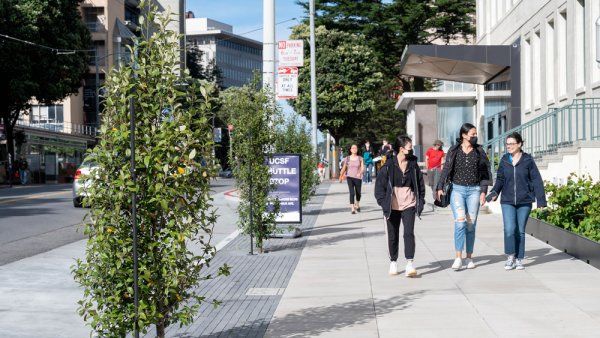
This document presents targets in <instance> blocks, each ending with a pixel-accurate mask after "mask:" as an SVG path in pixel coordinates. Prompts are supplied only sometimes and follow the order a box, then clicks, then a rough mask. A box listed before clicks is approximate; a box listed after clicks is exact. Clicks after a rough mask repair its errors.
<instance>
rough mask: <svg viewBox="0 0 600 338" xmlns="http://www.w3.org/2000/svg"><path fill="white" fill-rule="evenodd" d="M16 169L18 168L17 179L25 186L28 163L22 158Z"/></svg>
mask: <svg viewBox="0 0 600 338" xmlns="http://www.w3.org/2000/svg"><path fill="white" fill-rule="evenodd" d="M18 168H19V178H20V180H21V184H22V185H25V184H27V178H28V177H27V176H28V175H27V174H28V169H29V163H27V160H26V159H25V158H24V157H22V158H21V160H20V161H19V163H18Z"/></svg>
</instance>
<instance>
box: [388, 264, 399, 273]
mask: <svg viewBox="0 0 600 338" xmlns="http://www.w3.org/2000/svg"><path fill="white" fill-rule="evenodd" d="M397 274H398V263H396V262H390V275H392V276H393V275H397Z"/></svg>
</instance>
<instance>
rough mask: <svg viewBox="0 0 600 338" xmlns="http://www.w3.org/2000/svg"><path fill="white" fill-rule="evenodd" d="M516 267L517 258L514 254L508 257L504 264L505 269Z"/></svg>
mask: <svg viewBox="0 0 600 338" xmlns="http://www.w3.org/2000/svg"><path fill="white" fill-rule="evenodd" d="M514 268H515V258H514V257H513V256H510V257H508V259H507V260H506V264H504V270H512V269H514Z"/></svg>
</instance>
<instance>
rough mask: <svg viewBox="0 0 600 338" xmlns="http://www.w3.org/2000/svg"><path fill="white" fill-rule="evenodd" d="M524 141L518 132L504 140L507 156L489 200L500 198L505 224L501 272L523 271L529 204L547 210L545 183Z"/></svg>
mask: <svg viewBox="0 0 600 338" xmlns="http://www.w3.org/2000/svg"><path fill="white" fill-rule="evenodd" d="M522 147H523V138H522V137H521V135H520V134H519V133H517V132H514V133H512V134H510V135H508V136H507V137H506V150H507V151H508V153H506V154H505V155H504V156H503V157H502V159H501V160H500V164H499V166H498V172H497V177H496V184H495V185H494V188H492V191H491V192H490V195H489V196H490V197H489V199H493V200H496V199H498V195H500V194H502V196H501V199H500V205H501V207H502V218H503V220H504V253H505V254H506V255H507V256H508V257H507V260H506V264H505V265H504V269H506V270H512V269H515V268H516V269H517V270H523V269H525V267H524V266H523V258H524V257H525V226H526V225H527V220H528V218H529V213H530V212H531V208H532V203H533V202H537V207H538V208H543V207H545V206H546V193H545V191H544V182H543V181H542V176H541V175H540V171H539V170H538V168H537V166H536V165H535V162H534V160H533V157H531V155H529V154H527V153H525V152H523V150H522Z"/></svg>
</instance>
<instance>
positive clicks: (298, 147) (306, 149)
mask: <svg viewBox="0 0 600 338" xmlns="http://www.w3.org/2000/svg"><path fill="white" fill-rule="evenodd" d="M275 151H276V152H278V153H290V154H300V155H302V168H300V171H301V180H302V194H301V195H302V196H301V200H302V205H306V202H308V200H309V199H310V198H311V196H313V195H314V194H315V188H316V186H317V185H318V184H319V174H318V173H317V171H316V170H317V156H316V155H315V154H314V152H313V148H312V144H311V138H310V133H309V132H308V130H307V125H306V123H304V122H301V121H299V120H298V118H297V117H292V118H289V119H288V120H287V121H286V122H285V124H284V125H283V126H282V127H281V128H280V130H279V132H278V134H277V137H276V140H275Z"/></svg>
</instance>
